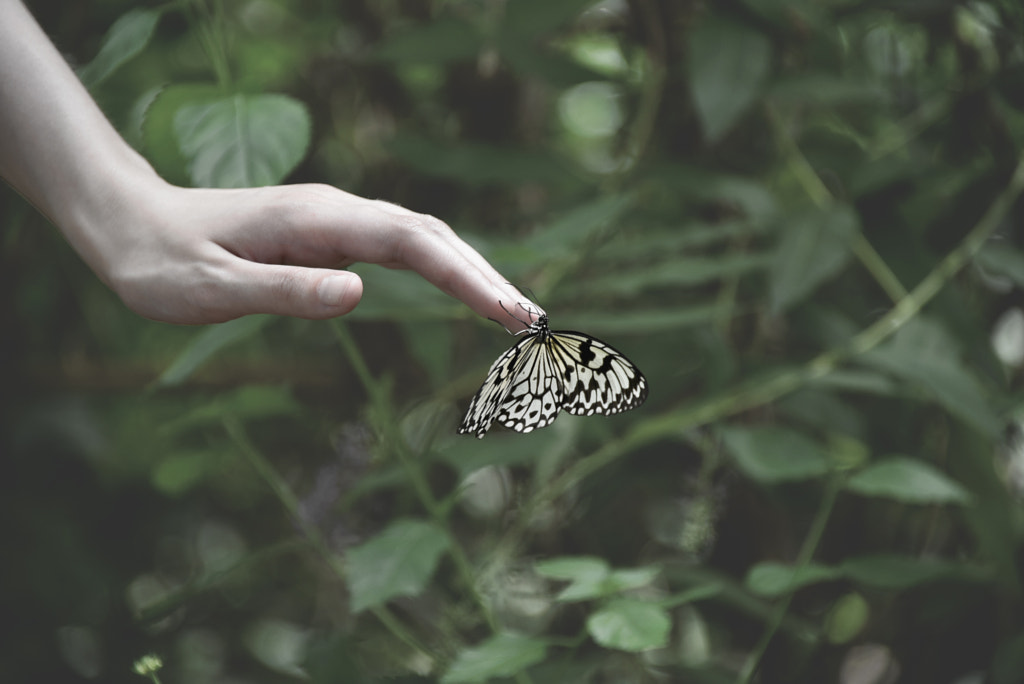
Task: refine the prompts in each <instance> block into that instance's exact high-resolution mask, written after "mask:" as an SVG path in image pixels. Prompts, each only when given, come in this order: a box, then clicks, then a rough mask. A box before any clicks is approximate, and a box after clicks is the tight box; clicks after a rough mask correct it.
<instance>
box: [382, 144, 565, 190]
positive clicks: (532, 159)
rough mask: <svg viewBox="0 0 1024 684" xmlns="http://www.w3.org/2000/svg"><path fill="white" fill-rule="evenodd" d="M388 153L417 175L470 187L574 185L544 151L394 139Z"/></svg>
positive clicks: (557, 162)
mask: <svg viewBox="0 0 1024 684" xmlns="http://www.w3.org/2000/svg"><path fill="white" fill-rule="evenodd" d="M388 151H389V152H391V154H393V155H395V156H396V157H398V158H399V159H401V160H402V161H404V162H405V163H406V164H408V165H409V166H411V167H412V168H413V169H415V170H416V171H418V172H420V173H422V174H424V175H426V176H432V177H435V178H449V179H453V180H457V181H459V182H461V183H466V184H467V185H471V186H481V185H492V184H518V183H527V182H538V183H552V184H556V185H562V186H565V185H567V184H570V183H574V182H575V181H573V180H572V177H571V176H570V174H569V172H568V169H567V167H566V166H565V164H563V163H562V162H561V161H559V160H558V159H556V158H555V157H553V156H552V155H550V154H548V153H546V152H543V151H533V150H526V149H513V148H502V147H496V146H493V145H483V144H480V143H468V142H463V141H457V140H454V141H440V140H431V139H429V138H423V137H420V136H416V135H410V134H400V135H396V136H395V137H394V138H393V139H392V140H391V142H390V143H389V144H388Z"/></svg>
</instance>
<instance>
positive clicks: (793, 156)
mask: <svg viewBox="0 0 1024 684" xmlns="http://www.w3.org/2000/svg"><path fill="white" fill-rule="evenodd" d="M768 119H769V120H770V121H771V123H772V125H773V127H774V129H775V137H776V138H777V140H778V141H779V146H780V147H781V148H782V153H783V156H784V158H785V161H786V164H787V165H788V166H789V170H790V173H792V174H793V176H794V177H795V178H796V179H797V181H798V182H799V183H800V185H801V186H803V189H804V191H805V192H806V193H807V195H808V196H809V197H810V198H811V201H812V202H814V204H815V205H816V206H817V207H818V208H820V209H827V208H828V207H830V206H832V205H833V204H834V203H835V198H834V197H833V196H832V193H831V192H829V189H828V188H827V187H826V186H825V184H824V183H822V182H821V178H819V177H818V174H817V172H816V171H815V170H814V167H812V166H811V164H810V162H808V161H807V157H805V156H804V155H803V152H801V151H800V147H799V146H798V145H797V144H796V141H795V140H793V137H792V136H790V135H789V133H788V132H787V131H786V128H785V126H784V125H783V124H782V120H781V118H780V117H779V115H778V113H777V112H776V111H775V109H774V108H773V107H768ZM850 249H851V250H853V253H854V255H855V256H856V257H857V258H858V259H860V262H861V264H863V266H864V268H866V269H867V271H868V273H870V274H871V277H872V278H874V279H875V282H877V283H878V285H879V286H880V287H881V288H882V289H883V290H884V291H885V293H886V294H887V295H889V298H890V299H892V301H894V302H898V301H900V300H901V299H902V298H904V297H906V296H907V290H906V288H905V287H903V283H901V282H900V280H899V278H897V277H896V274H895V273H893V272H892V269H890V268H889V265H888V264H887V263H885V260H884V259H882V257H881V256H879V254H878V252H876V251H875V248H874V247H873V246H872V245H871V243H870V242H868V240H867V238H865V237H864V233H862V232H861V231H860V229H859V228H858V229H857V230H856V233H855V235H854V236H853V238H852V239H851V242H850Z"/></svg>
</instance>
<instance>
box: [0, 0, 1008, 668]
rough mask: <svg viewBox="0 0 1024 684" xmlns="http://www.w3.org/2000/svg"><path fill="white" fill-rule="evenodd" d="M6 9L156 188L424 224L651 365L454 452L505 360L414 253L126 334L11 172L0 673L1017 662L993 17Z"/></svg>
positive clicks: (559, 323) (1002, 22)
mask: <svg viewBox="0 0 1024 684" xmlns="http://www.w3.org/2000/svg"><path fill="white" fill-rule="evenodd" d="M29 6H30V9H32V11H33V12H34V13H35V14H36V16H37V17H38V18H39V20H40V22H41V23H42V24H43V26H44V28H45V29H46V30H47V32H48V33H49V34H50V35H51V37H52V38H53V39H54V41H55V42H56V44H57V45H58V47H59V48H60V49H61V51H62V52H63V53H64V54H65V55H66V56H67V58H68V59H69V61H70V62H71V63H72V65H73V66H74V67H75V68H76V70H78V73H79V75H80V77H81V78H82V79H83V81H84V82H85V83H86V84H87V85H88V86H89V88H90V90H91V92H92V93H93V95H94V97H96V99H97V101H98V102H99V103H100V104H101V106H102V107H103V109H104V111H105V112H107V114H108V116H109V117H110V118H111V120H112V121H113V122H114V123H115V125H116V126H117V127H118V129H119V130H120V131H121V132H122V133H123V135H124V136H125V137H126V138H127V139H128V140H129V141H130V142H131V143H132V144H133V145H134V146H136V147H137V148H138V149H140V150H141V151H142V152H143V153H144V154H145V155H146V157H147V158H148V159H149V160H150V161H151V162H152V163H153V165H154V166H155V167H156V168H157V169H158V170H159V171H160V173H161V174H162V175H164V176H165V177H166V178H168V179H169V180H171V181H173V182H175V183H179V184H183V185H202V186H219V187H239V186H246V185H262V184H273V183H278V182H320V183H330V184H332V185H336V186H338V187H340V188H343V189H345V190H347V191H349V192H353V193H356V194H359V195H362V196H366V197H371V198H381V199H386V200H388V201H391V202H396V203H399V204H401V205H403V206H406V207H409V208H410V209H413V210H415V211H419V212H423V213H428V214H432V215H435V216H437V217H439V218H441V219H442V220H444V221H446V222H447V223H449V224H450V225H451V226H452V227H453V228H454V229H455V230H456V231H457V232H458V233H459V234H460V235H461V236H462V237H463V238H464V239H466V240H467V241H468V242H469V243H470V244H472V245H473V246H474V247H476V248H477V249H478V250H479V251H481V253H483V254H484V255H485V257H487V258H488V259H489V260H490V261H491V262H492V263H494V264H495V266H496V267H497V268H498V269H499V271H501V272H502V273H503V274H504V275H505V276H507V277H508V278H509V279H510V280H511V281H513V282H514V283H516V284H517V285H519V286H521V287H524V288H529V289H530V290H532V291H533V292H534V293H535V294H536V297H537V300H538V302H539V303H540V304H541V305H542V306H543V307H544V308H545V310H546V311H547V312H548V313H549V314H550V315H551V319H552V327H553V328H555V329H559V328H565V329H576V330H582V331H585V332H588V333H590V334H593V335H597V336H599V337H601V338H602V339H604V340H606V341H608V342H609V343H611V344H612V345H614V346H615V347H616V348H617V349H620V350H622V351H623V352H625V353H626V354H628V356H629V357H630V358H631V359H632V360H633V361H634V362H636V364H637V365H638V366H639V367H640V368H641V369H642V370H643V371H644V373H645V374H646V375H647V377H648V378H649V380H650V385H651V390H650V397H649V399H648V401H647V403H646V404H645V405H644V406H642V407H641V408H639V409H636V410H634V411H631V412H628V413H626V414H624V415H620V416H614V417H610V418H604V417H600V416H597V417H588V418H580V417H574V416H568V415H564V414H563V415H562V416H561V417H560V418H559V419H558V420H557V421H556V422H555V423H554V424H553V425H552V426H550V427H548V428H545V429H543V430H541V431H538V432H535V433H531V434H529V435H519V434H514V433H509V432H507V431H505V430H503V429H499V428H495V429H494V430H492V431H491V432H490V433H489V434H488V435H487V436H486V437H485V438H484V439H483V440H476V439H473V438H472V437H463V436H458V435H456V434H455V428H456V426H457V425H458V421H459V420H460V418H461V411H463V410H465V408H466V406H467V404H468V398H469V397H470V396H471V394H472V393H473V392H474V391H475V390H476V388H477V387H478V385H479V382H480V381H481V380H482V378H483V376H484V374H485V372H486V369H487V368H488V366H489V364H490V363H491V362H492V361H493V360H494V359H495V358H496V357H497V356H498V355H499V354H500V353H501V352H502V351H503V350H504V349H505V348H507V346H508V345H509V344H511V342H512V340H511V338H509V337H508V336H507V335H506V334H505V333H504V332H503V331H502V330H501V329H500V327H498V326H496V325H494V324H493V323H490V322H488V321H483V320H479V319H477V317H475V316H474V315H473V314H472V313H471V312H470V311H469V310H468V308H467V307H465V306H464V305H462V304H460V303H459V302H457V301H455V300H452V299H450V298H449V297H447V296H445V295H443V294H441V293H439V292H438V291H436V290H435V289H433V288H432V287H431V286H430V285H428V284H427V283H426V282H425V281H423V280H422V279H420V278H419V277H418V276H417V275H415V274H412V273H406V272H395V271H386V270H384V269H380V268H377V267H369V266H356V267H354V269H353V270H356V271H357V272H358V273H359V274H360V275H361V276H362V277H363V279H364V282H365V295H364V298H363V301H362V303H361V304H360V306H359V307H358V308H357V309H356V311H355V312H353V313H352V314H351V315H350V316H348V317H346V318H345V319H343V320H340V321H332V322H310V321H302V320H296V319H287V318H273V317H266V316H252V317H247V318H244V319H240V320H238V321H233V322H230V323H226V324H222V325H218V326H209V327H205V328H189V327H177V326H171V325H166V324H160V323H154V322H150V321H146V320H143V319H141V318H139V317H138V316H136V315H134V314H132V313H131V312H130V311H129V310H127V309H126V308H125V307H124V306H123V305H122V304H121V303H120V302H119V301H118V300H117V298H116V297H115V296H114V295H113V294H112V293H111V292H110V291H108V290H107V289H105V288H104V287H103V286H102V284H100V283H99V282H98V281H97V279H96V278H95V276H94V275H93V274H91V273H90V272H89V271H88V269H87V268H86V267H85V266H84V265H83V264H82V263H81V261H80V260H79V258H78V257H77V256H76V255H75V254H74V253H73V252H72V251H71V250H70V249H69V248H68V247H67V245H66V244H65V243H64V242H63V240H62V238H61V237H60V235H59V234H58V233H57V231H56V230H55V229H53V227H52V226H49V225H47V224H46V222H45V220H44V219H42V218H41V217H40V216H39V215H38V214H37V213H36V212H35V211H34V210H33V209H32V208H31V207H29V206H27V205H26V204H25V203H24V202H23V201H22V200H20V199H19V198H18V197H17V196H16V195H15V193H13V192H12V191H10V190H5V191H4V192H3V193H2V194H0V217H2V221H3V226H4V227H3V232H2V239H0V259H2V263H0V281H2V284H0V307H2V310H0V316H2V320H3V324H2V325H0V330H2V332H0V344H2V348H0V356H2V358H3V366H2V370H3V374H4V377H3V378H0V386H2V388H3V393H4V394H3V396H4V404H3V413H2V423H0V427H2V433H0V438H2V440H3V441H2V443H0V451H2V453H3V458H2V465H3V477H0V543H2V544H3V548H4V554H3V557H4V561H3V562H2V563H0V587H2V589H0V636H2V638H0V679H2V680H3V681H44V680H45V681H69V682H74V681H104V682H121V681H142V680H141V679H140V675H138V674H135V673H133V672H132V668H133V663H135V662H136V661H137V660H138V659H139V658H141V657H142V656H144V655H146V654H149V653H153V654H156V655H158V656H159V657H160V658H161V659H162V661H163V669H161V670H160V671H159V673H158V675H157V676H158V677H159V679H160V681H163V682H188V683H190V684H191V683H196V682H198V683H200V684H202V683H204V682H210V683H218V682H219V683H228V682H232V683H236V682H254V683H255V682H260V683H263V682H288V681H300V680H301V679H302V678H303V677H305V678H307V681H308V680H311V681H314V682H341V681H344V682H378V681H389V682H432V681H444V682H476V681H516V682H520V683H522V682H536V683H537V684H541V683H543V682H577V681H578V682H595V683H597V682H664V681H672V682H676V681H685V682H743V681H764V682H774V681H793V682H821V681H839V680H840V677H841V676H852V674H861V675H863V674H864V673H865V672H867V670H868V669H870V668H872V667H875V668H877V669H880V670H886V671H887V672H888V673H890V675H892V674H894V673H898V674H899V676H900V677H901V679H900V681H908V682H918V681H920V682H957V681H959V682H973V681H983V680H984V681H990V682H996V683H1007V684H1009V683H1011V682H1017V681H1021V680H1022V679H1024V656H1022V655H1021V654H1022V653H1024V597H1022V596H1021V576H1020V564H1021V559H1022V555H1021V551H1022V549H1021V538H1022V532H1024V528H1022V523H1024V519H1022V511H1024V508H1022V499H1021V497H1022V492H1024V484H1022V483H1024V474H1022V473H1024V441H1022V440H1024V438H1022V436H1021V429H1020V421H1021V419H1022V415H1024V414H1022V408H1024V393H1022V391H1021V388H1022V374H1021V368H1022V363H1024V352H1022V348H1024V313H1021V307H1022V303H1024V230H1022V229H1021V227H1020V226H1021V220H1022V212H1021V208H1020V206H1019V203H1018V202H1017V197H1018V195H1019V193H1020V191H1021V189H1022V188H1024V172H1022V170H1021V167H1020V163H1021V162H1020V151H1021V149H1022V148H1024V116H1022V108H1024V97H1022V95H1021V94H1022V93H1024V11H1022V10H1021V8H1020V6H1019V5H1018V3H1016V2H1011V1H1009V0H1004V1H1001V2H1000V1H995V2H988V3H985V2H949V1H946V0H926V1H914V2H910V1H902V0H888V1H882V0H878V1H872V2H854V1H847V0H829V1H825V2H822V1H811V0H806V1H803V2H801V1H796V2H777V1H772V0H737V1H735V2H715V3H700V2H689V1H686V0H630V1H628V2H627V1H621V2H601V3H594V2H583V1H578V0H564V1H559V2H556V1H553V0H543V1H542V0H508V1H507V2H500V1H496V2H484V1H482V0H481V1H477V0H466V1H457V0H448V1H447V2H445V1H442V0H436V1H435V2H428V1H425V0H405V1H400V0H389V1H386V2H368V1H361V0H345V1H343V2H327V1H323V0H245V1H242V0H223V1H217V0H209V1H208V2H199V1H198V0H196V1H182V2H177V3H168V4H165V5H157V4H151V3H132V2H121V1H117V2H115V1H113V0H108V1H101V0H83V1H79V2H55V1H44V0H40V1H38V2H30V3H29ZM0 144H2V142H0ZM843 673H845V675H844V674H843ZM885 676H887V675H884V674H883V675H880V677H879V678H876V679H874V680H865V681H891V680H886V679H885V678H884V677H885Z"/></svg>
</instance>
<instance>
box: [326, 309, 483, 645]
mask: <svg viewBox="0 0 1024 684" xmlns="http://www.w3.org/2000/svg"><path fill="white" fill-rule="evenodd" d="M331 327H332V329H333V330H334V334H335V337H336V338H337V339H338V342H339V344H340V345H341V347H342V349H343V350H344V351H345V355H346V356H347V357H348V360H349V362H350V363H351V364H352V367H353V368H354V369H355V372H356V375H357V376H358V377H359V380H360V382H362V384H363V387H364V388H365V389H366V393H367V394H368V395H369V397H370V402H371V404H372V405H373V407H374V409H375V410H376V412H377V415H378V416H379V417H380V419H381V427H382V429H383V430H384V432H385V436H386V437H387V439H388V441H389V442H390V443H391V444H392V446H393V448H394V450H395V453H396V454H397V456H398V460H399V461H400V462H401V464H402V467H403V468H404V469H405V471H406V474H407V475H408V477H409V479H410V481H411V482H412V484H413V488H414V489H415V490H416V495H417V497H418V498H419V500H420V503H421V504H422V506H423V507H424V508H425V509H426V510H427V513H428V514H429V515H430V517H431V518H432V519H433V520H434V522H435V523H437V524H438V526H439V527H440V528H441V529H443V530H445V531H446V532H447V530H448V525H447V520H446V518H445V512H444V509H443V507H442V506H441V504H440V503H438V501H437V498H436V497H435V496H434V493H433V491H432V490H431V489H430V484H429V483H428V482H427V479H426V477H424V475H423V471H422V470H420V467H419V465H418V464H417V463H416V461H415V459H414V458H413V456H412V454H411V453H409V447H408V445H407V444H406V442H405V439H404V437H403V436H402V434H401V430H400V429H399V425H398V419H397V418H396V417H395V416H394V414H393V412H392V410H391V403H390V401H389V400H388V397H387V395H386V393H385V392H384V391H383V390H382V388H381V385H380V383H379V382H377V381H376V380H375V379H374V377H373V375H372V374H371V373H370V369H369V367H368V366H367V365H366V360H365V359H364V358H363V355H362V352H360V350H359V345H357V344H356V341H355V340H354V339H353V338H352V335H351V333H349V331H348V328H347V327H346V326H345V324H344V323H342V322H341V321H339V320H338V319H333V320H332V321H331ZM448 539H449V546H448V552H449V554H450V555H451V558H452V561H453V562H454V563H455V568H456V571H457V572H458V574H459V578H460V580H461V581H462V583H463V584H464V585H466V589H467V590H468V591H469V592H470V594H471V595H472V596H473V598H474V600H475V601H476V604H477V607H478V608H479V609H480V612H481V614H482V615H483V617H484V619H485V621H486V622H487V624H488V625H489V626H490V628H491V630H492V631H493V632H495V633H497V631H498V624H497V622H496V621H495V619H494V616H493V614H492V613H491V610H490V607H489V606H488V605H487V602H486V601H485V600H484V598H483V597H482V596H481V595H480V593H479V592H478V591H477V587H476V581H475V579H474V573H473V566H472V564H471V563H470V561H469V556H468V555H467V554H466V551H465V549H464V548H463V547H462V544H461V543H460V542H459V540H458V539H456V538H455V536H454V535H452V534H451V533H450V532H449V533H448Z"/></svg>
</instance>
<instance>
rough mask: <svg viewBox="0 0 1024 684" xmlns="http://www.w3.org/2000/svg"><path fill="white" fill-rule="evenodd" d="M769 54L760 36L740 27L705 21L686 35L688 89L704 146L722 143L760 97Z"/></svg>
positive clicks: (766, 73) (769, 57) (767, 44)
mask: <svg viewBox="0 0 1024 684" xmlns="http://www.w3.org/2000/svg"><path fill="white" fill-rule="evenodd" d="M771 53H772V47H771V43H770V42H769V41H768V39H767V38H766V37H765V36H764V35H762V34H761V33H759V32H758V31H755V30H753V29H751V28H748V27H746V26H743V25H741V24H734V23H732V22H725V21H721V20H709V21H705V22H703V23H701V24H700V25H699V26H697V27H696V28H695V30H694V31H693V32H692V33H691V34H690V54H689V67H690V88H691V90H692V92H693V101H694V104H695V105H696V109H697V116H698V117H699V118H700V122H701V126H702V127H703V129H704V138H705V139H706V140H707V141H708V142H709V143H714V142H717V141H718V140H719V139H721V138H722V136H724V135H725V134H726V133H727V132H728V131H729V129H731V128H732V127H733V125H734V124H735V123H736V122H737V121H738V120H739V118H740V116H742V115H743V113H744V112H746V110H747V109H748V108H749V107H750V105H752V104H753V103H754V101H755V100H756V99H757V98H758V96H759V95H760V94H761V90H762V88H763V87H764V84H765V81H766V79H767V77H768V71H769V69H770V68H771V57H772V54H771Z"/></svg>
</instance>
